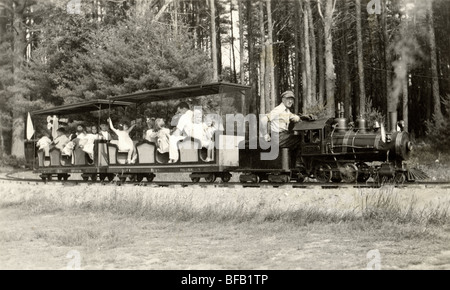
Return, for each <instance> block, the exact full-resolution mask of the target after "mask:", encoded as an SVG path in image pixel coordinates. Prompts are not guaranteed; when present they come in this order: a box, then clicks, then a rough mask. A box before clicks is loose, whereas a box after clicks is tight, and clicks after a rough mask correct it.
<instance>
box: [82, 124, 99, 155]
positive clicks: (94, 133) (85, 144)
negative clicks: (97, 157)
mask: <svg viewBox="0 0 450 290" xmlns="http://www.w3.org/2000/svg"><path fill="white" fill-rule="evenodd" d="M90 131H91V132H90V133H87V134H86V136H85V137H84V138H83V139H81V140H80V143H79V145H80V148H81V149H83V151H84V152H86V153H87V154H88V155H89V158H90V159H91V160H94V142H95V140H98V139H99V138H100V135H99V134H98V129H97V126H92V127H90Z"/></svg>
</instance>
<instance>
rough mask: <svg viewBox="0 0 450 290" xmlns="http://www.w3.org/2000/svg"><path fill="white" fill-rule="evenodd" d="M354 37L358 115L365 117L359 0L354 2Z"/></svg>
mask: <svg viewBox="0 0 450 290" xmlns="http://www.w3.org/2000/svg"><path fill="white" fill-rule="evenodd" d="M355 9H356V37H357V40H356V42H357V46H358V74H359V114H360V115H361V116H364V115H365V109H366V88H365V82H364V56H363V40H362V31H361V0H356V7H355Z"/></svg>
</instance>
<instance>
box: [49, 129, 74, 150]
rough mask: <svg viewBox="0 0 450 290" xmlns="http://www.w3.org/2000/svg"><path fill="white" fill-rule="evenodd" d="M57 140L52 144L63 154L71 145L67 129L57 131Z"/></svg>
mask: <svg viewBox="0 0 450 290" xmlns="http://www.w3.org/2000/svg"><path fill="white" fill-rule="evenodd" d="M56 135H57V136H56V138H55V139H54V140H53V142H52V144H54V145H55V147H56V148H57V149H59V150H61V152H62V151H63V149H64V147H65V146H66V145H67V143H69V141H70V140H69V138H68V137H67V136H66V129H64V128H58V129H57V130H56Z"/></svg>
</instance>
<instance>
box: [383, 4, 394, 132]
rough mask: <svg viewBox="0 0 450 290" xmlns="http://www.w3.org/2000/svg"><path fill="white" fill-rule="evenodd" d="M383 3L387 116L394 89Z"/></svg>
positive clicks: (385, 13) (385, 12) (385, 10)
mask: <svg viewBox="0 0 450 290" xmlns="http://www.w3.org/2000/svg"><path fill="white" fill-rule="evenodd" d="M381 3H382V5H381V8H382V11H381V23H382V26H383V38H384V63H385V72H386V75H385V77H386V98H385V101H386V106H385V108H386V117H387V116H388V113H389V110H390V105H389V100H390V97H391V91H392V76H391V74H392V64H391V62H392V61H391V48H390V43H389V32H388V23H387V12H388V10H387V6H386V5H387V4H386V1H381ZM387 126H388V128H389V126H390V124H389V119H387Z"/></svg>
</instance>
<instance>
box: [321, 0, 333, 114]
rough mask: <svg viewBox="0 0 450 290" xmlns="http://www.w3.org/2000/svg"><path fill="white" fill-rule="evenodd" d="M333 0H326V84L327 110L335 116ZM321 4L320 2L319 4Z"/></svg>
mask: <svg viewBox="0 0 450 290" xmlns="http://www.w3.org/2000/svg"><path fill="white" fill-rule="evenodd" d="M334 3H335V1H333V0H325V15H324V32H325V75H326V79H325V86H326V91H327V112H328V116H329V117H334V116H335V111H336V108H335V99H334V94H335V89H336V74H335V71H334V59H333V36H332V26H333V13H334ZM319 5H320V4H319Z"/></svg>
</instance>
